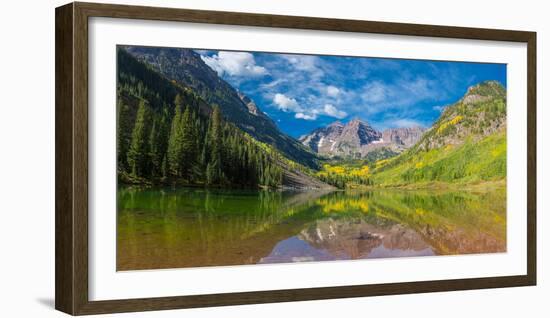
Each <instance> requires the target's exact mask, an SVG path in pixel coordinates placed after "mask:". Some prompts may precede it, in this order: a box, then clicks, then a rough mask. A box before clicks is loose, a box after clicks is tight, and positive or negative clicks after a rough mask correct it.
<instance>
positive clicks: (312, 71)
mask: <svg viewBox="0 0 550 318" xmlns="http://www.w3.org/2000/svg"><path fill="white" fill-rule="evenodd" d="M282 57H283V58H284V59H286V60H287V61H288V62H289V63H290V64H291V65H292V66H293V67H294V69H296V70H298V71H305V72H308V73H309V75H310V76H312V77H316V78H319V77H322V76H323V75H324V74H325V73H324V72H323V70H322V69H321V68H319V66H318V64H319V58H318V57H316V56H311V55H282Z"/></svg>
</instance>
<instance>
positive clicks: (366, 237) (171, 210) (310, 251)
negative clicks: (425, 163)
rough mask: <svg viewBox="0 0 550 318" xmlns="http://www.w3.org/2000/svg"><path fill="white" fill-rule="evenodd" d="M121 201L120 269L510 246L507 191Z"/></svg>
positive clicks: (220, 193) (136, 191)
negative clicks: (507, 242)
mask: <svg viewBox="0 0 550 318" xmlns="http://www.w3.org/2000/svg"><path fill="white" fill-rule="evenodd" d="M117 205H118V213H117V270H118V271H126V270H141V269H162V268H183V267H200V266H226V265H244V264H261V263H290V262H307V261H331V260H350V259H374V258H390V257H419V256H435V255H452V254H473V253H499V252H505V251H506V190H505V187H502V188H496V189H490V190H476V191H456V190H453V191H450V190H396V189H385V190H346V191H332V192H330V191H302V192H291V191H288V192H285V191H267V190H261V191H260V190H216V189H201V188H176V189H172V188H136V187H120V188H119V190H118V202H117Z"/></svg>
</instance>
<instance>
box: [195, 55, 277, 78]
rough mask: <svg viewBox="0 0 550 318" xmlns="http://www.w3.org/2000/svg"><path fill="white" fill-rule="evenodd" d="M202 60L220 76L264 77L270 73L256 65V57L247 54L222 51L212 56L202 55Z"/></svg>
mask: <svg viewBox="0 0 550 318" xmlns="http://www.w3.org/2000/svg"><path fill="white" fill-rule="evenodd" d="M201 59H202V60H203V61H204V63H206V65H208V66H210V68H212V69H213V70H214V71H216V73H218V75H219V76H222V75H224V74H227V75H229V76H252V77H257V76H263V75H267V74H268V71H267V69H266V68H265V67H263V66H259V65H256V61H255V60H254V55H252V54H250V53H246V52H225V51H220V52H218V54H214V55H212V56H205V55H201Z"/></svg>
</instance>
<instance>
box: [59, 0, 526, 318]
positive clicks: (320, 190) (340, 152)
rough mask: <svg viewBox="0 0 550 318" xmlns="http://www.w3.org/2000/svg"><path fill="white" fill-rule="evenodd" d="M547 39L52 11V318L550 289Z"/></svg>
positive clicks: (211, 14)
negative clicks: (542, 234)
mask: <svg viewBox="0 0 550 318" xmlns="http://www.w3.org/2000/svg"><path fill="white" fill-rule="evenodd" d="M535 109H536V33H534V32H526V31H509V30H490V29H476V28H463V27H451V26H431V25H414V24H401V23H387V22H371V21H357V20H338V19H325V18H313V17H294V16H275V15H263V14H249V13H237V12H215V11H199V10H186V9H168V8H153V7H138V6H124V5H107V4H97V3H95V4H91V3H78V2H76V3H70V4H67V5H65V6H62V7H59V8H57V9H56V300H55V303H56V308H57V309H58V310H61V311H64V312H66V313H69V314H73V315H82V314H99V313H112V312H127V311H145V310H162V309H176V308H191V307H206V306H224V305H239V304H252V303H268V302H284V301H300V300H313V299H328V298H343V297H362V296H375V295H391V294H406V293H425V292H436V291H453V290H464V289H481V288H496V287H512V286H528V285H535V284H536V113H535Z"/></svg>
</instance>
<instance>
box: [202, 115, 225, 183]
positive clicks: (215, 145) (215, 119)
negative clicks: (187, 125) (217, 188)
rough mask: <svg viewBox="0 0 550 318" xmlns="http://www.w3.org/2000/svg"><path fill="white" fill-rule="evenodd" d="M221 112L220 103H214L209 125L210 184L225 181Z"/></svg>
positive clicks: (207, 171) (208, 180) (208, 169)
mask: <svg viewBox="0 0 550 318" xmlns="http://www.w3.org/2000/svg"><path fill="white" fill-rule="evenodd" d="M221 124H222V123H221V113H220V108H219V106H218V105H214V109H213V110H212V114H211V115H210V123H209V126H208V133H207V134H208V137H207V138H208V148H209V150H210V151H209V156H208V163H207V167H206V176H207V182H208V184H219V183H222V182H223V181H224V176H223V172H222V166H221V164H222V147H223V145H222V131H221V130H222V125H221Z"/></svg>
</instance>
